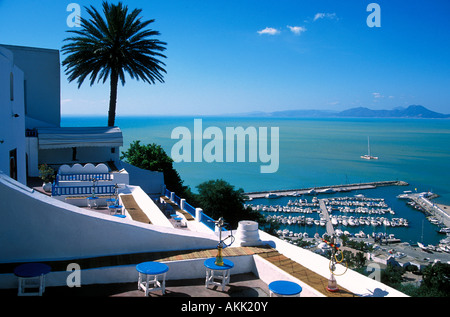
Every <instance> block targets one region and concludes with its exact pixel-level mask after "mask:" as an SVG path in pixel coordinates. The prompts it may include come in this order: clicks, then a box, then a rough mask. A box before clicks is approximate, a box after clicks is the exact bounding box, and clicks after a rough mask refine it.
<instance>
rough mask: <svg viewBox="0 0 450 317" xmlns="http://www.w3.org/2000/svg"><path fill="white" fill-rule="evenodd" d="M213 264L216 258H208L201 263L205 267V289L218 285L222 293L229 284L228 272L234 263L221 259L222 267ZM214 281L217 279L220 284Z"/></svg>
mask: <svg viewBox="0 0 450 317" xmlns="http://www.w3.org/2000/svg"><path fill="white" fill-rule="evenodd" d="M215 262H216V258H209V259H207V260H205V262H204V263H203V264H204V265H205V267H206V281H205V287H208V286H209V285H218V286H222V291H224V290H225V286H226V285H227V284H228V283H229V282H230V270H231V269H232V268H233V267H234V263H233V262H231V261H230V260H228V259H223V265H217V264H216V263H215ZM220 273H222V275H220ZM214 279H219V280H220V282H217V281H215V280H214Z"/></svg>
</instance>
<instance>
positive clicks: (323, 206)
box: [319, 199, 334, 237]
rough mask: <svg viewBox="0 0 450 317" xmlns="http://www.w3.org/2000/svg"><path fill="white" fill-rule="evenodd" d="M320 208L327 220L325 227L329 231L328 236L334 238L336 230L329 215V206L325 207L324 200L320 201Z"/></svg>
mask: <svg viewBox="0 0 450 317" xmlns="http://www.w3.org/2000/svg"><path fill="white" fill-rule="evenodd" d="M319 206H320V210H321V212H322V215H323V218H324V219H325V221H326V223H325V227H326V229H327V234H328V235H329V236H330V237H332V236H333V235H334V228H333V224H332V223H331V219H330V215H329V214H328V209H327V206H326V205H325V202H324V200H323V199H319Z"/></svg>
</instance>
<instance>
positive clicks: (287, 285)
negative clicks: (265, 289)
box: [269, 281, 302, 295]
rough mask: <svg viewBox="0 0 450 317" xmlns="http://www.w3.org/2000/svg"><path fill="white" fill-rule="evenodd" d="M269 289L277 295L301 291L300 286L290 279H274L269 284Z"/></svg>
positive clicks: (294, 293) (293, 293)
mask: <svg viewBox="0 0 450 317" xmlns="http://www.w3.org/2000/svg"><path fill="white" fill-rule="evenodd" d="M269 290H271V291H272V292H274V293H277V294H279V295H296V294H298V293H300V292H301V291H302V287H301V286H300V285H298V284H297V283H294V282H290V281H274V282H272V283H270V284H269Z"/></svg>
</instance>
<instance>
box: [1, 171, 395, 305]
mask: <svg viewBox="0 0 450 317" xmlns="http://www.w3.org/2000/svg"><path fill="white" fill-rule="evenodd" d="M0 181H1V182H0V183H1V184H0V185H2V187H3V188H4V189H5V190H7V192H8V191H9V190H12V189H14V190H15V195H19V196H16V198H15V199H14V197H12V198H11V200H9V201H7V202H6V205H5V208H6V209H5V210H10V209H14V208H16V209H17V204H21V203H23V204H24V205H30V204H31V203H32V204H33V206H34V208H33V210H31V209H29V208H21V209H20V210H21V211H22V213H23V214H21V216H20V217H19V215H18V214H14V213H11V214H9V213H8V214H6V216H7V217H16V216H17V217H19V218H20V219H30V220H29V221H28V222H27V223H33V224H34V226H33V227H29V226H28V227H27V228H28V229H27V230H29V231H30V230H31V232H29V233H27V236H28V237H33V236H36V237H39V239H41V238H40V237H41V234H40V231H39V227H40V226H41V224H40V222H42V221H44V220H45V219H51V218H49V217H47V216H45V215H47V214H48V215H49V216H50V215H51V217H52V218H55V217H57V218H58V219H56V218H55V219H54V223H55V224H57V225H58V226H59V227H53V226H52V224H53V220H52V221H50V222H49V221H44V222H45V224H46V236H48V237H49V238H50V237H51V238H50V239H49V240H45V244H44V243H43V242H40V240H39V239H38V240H36V239H31V240H30V239H26V241H27V248H26V249H27V250H28V251H26V256H27V257H28V258H29V259H33V256H34V257H36V260H34V261H38V260H37V259H40V260H39V261H38V262H44V263H47V264H49V265H50V266H51V267H52V271H51V272H50V273H49V274H48V276H47V277H46V291H45V293H44V296H49V297H52V296H59V295H62V294H68V295H69V294H72V295H80V296H82V295H96V296H142V295H143V292H142V291H138V290H137V285H136V282H137V277H138V274H137V271H136V265H137V264H139V263H141V262H145V261H157V262H163V263H165V264H167V265H168V267H169V271H168V273H167V287H166V294H165V295H164V296H163V297H172V296H193V297H203V296H207V297H234V296H241V295H242V294H245V296H255V297H264V296H268V287H267V285H268V284H269V283H270V282H272V281H275V280H281V279H283V280H290V281H293V282H296V283H298V284H299V285H301V286H302V288H303V291H302V293H301V296H303V297H336V296H337V297H343V296H344V297H348V296H350V297H353V296H404V294H402V293H400V292H398V291H396V290H394V289H392V288H389V287H388V286H386V285H384V284H382V283H380V282H377V281H375V280H372V279H370V278H367V277H365V276H362V275H360V274H358V273H356V272H353V271H351V270H348V272H347V273H346V274H345V275H343V276H339V277H337V282H338V285H339V291H338V292H329V291H328V290H327V289H326V287H327V285H328V278H329V276H330V271H329V260H328V259H326V258H324V257H322V256H320V255H318V254H314V253H313V252H311V251H308V250H306V249H302V248H299V247H297V246H294V245H292V244H290V243H288V242H286V241H283V240H281V239H278V238H276V237H274V236H271V235H269V234H267V233H265V232H263V231H260V230H257V239H256V240H255V241H253V242H254V243H250V245H249V244H248V243H246V242H248V241H246V240H245V237H244V236H245V235H242V233H241V232H240V231H239V228H238V230H237V231H236V232H234V235H235V237H236V241H235V242H234V243H233V245H232V246H230V247H227V248H225V249H224V257H225V258H227V259H230V260H231V261H233V263H234V264H235V266H234V268H233V269H232V270H231V280H230V283H229V285H228V286H227V287H226V288H225V289H224V291H223V292H222V291H221V290H218V289H214V288H208V289H207V288H205V285H204V280H205V267H204V264H203V262H204V261H205V259H207V258H210V257H214V256H216V255H217V248H216V246H217V241H218V237H217V234H218V233H217V232H214V231H212V230H211V228H209V227H207V225H206V224H210V225H211V220H209V219H208V218H207V217H205V215H203V213H202V212H201V210H199V209H198V208H191V207H192V206H191V207H189V205H188V204H186V202H184V200H183V199H179V198H177V197H176V195H175V193H171V192H170V191H167V190H166V191H164V194H162V195H161V197H160V200H161V202H163V203H164V204H165V205H166V207H167V208H169V207H170V208H172V209H173V211H175V212H177V214H179V215H181V216H183V217H184V219H185V221H186V227H183V228H178V227H177V228H174V223H173V222H170V220H168V219H167V218H166V217H165V216H164V215H163V212H161V211H160V210H159V208H158V206H156V205H155V204H154V202H153V201H152V200H151V199H150V198H148V196H147V199H148V202H149V204H153V206H154V208H153V207H152V208H153V209H152V210H153V211H154V212H155V214H159V215H160V216H161V215H162V216H163V217H164V218H166V221H168V222H169V225H168V226H167V227H162V226H160V225H155V224H154V223H158V221H159V220H158V219H157V218H155V216H154V214H151V213H150V214H149V219H150V220H151V222H152V224H149V223H146V224H145V223H142V224H139V223H140V222H139V221H135V220H132V219H130V218H131V217H128V216H127V218H129V219H117V218H116V217H111V216H110V215H108V214H107V213H106V210H105V209H102V208H99V209H92V210H86V209H85V208H78V207H70V206H69V205H68V204H64V203H62V202H61V203H57V201H56V200H54V199H51V198H48V197H46V198H48V199H44V198H45V196H42V195H41V194H39V193H37V192H34V191H33V190H30V189H27V188H25V187H22V186H20V185H19V184H16V183H14V182H12V183H11V181H9V180H7V179H4V180H2V178H1V177H0ZM11 193H12V192H11ZM134 194H137V195H136V196H135V195H134ZM140 195H142V196H144V195H145V193H143V192H141V191H140V190H139V189H136V191H134V192H133V197H135V198H136V199H137V201H140ZM168 196H169V197H168ZM172 199H174V200H176V201H177V202H178V204H177V203H175V202H174V201H173V200H172ZM179 204H180V205H181V206H180V205H179ZM186 206H188V207H187V208H186ZM141 207H144V206H143V205H141ZM180 207H183V208H180ZM155 208H156V209H155ZM142 209H146V208H145V207H144V208H142ZM186 209H187V210H190V212H191V213H192V212H193V211H194V210H195V214H194V216H192V214H191V213H189V212H187V211H186ZM63 210H64V211H63ZM81 210H84V211H81ZM185 212H186V213H185ZM170 213H171V212H169V214H170ZM96 215H98V216H96ZM189 216H190V217H189ZM113 218H116V219H113ZM188 218H189V219H190V220H188ZM191 218H192V219H191ZM201 218H203V220H205V224H203V223H202V222H201ZM11 219H15V218H11ZM31 219H33V220H31ZM14 221H16V220H14ZM74 221H75V222H76V223H78V224H79V225H78V226H77V227H79V228H88V227H89V231H86V233H87V234H83V235H79V229H77V228H74V227H73V226H70V223H73V222H74ZM19 223H20V222H17V224H19ZM22 224H23V222H22V223H20V225H22ZM64 224H67V225H65V226H64V228H61V227H60V226H61V225H64ZM96 228H97V229H96ZM2 230H3V229H2ZM4 230H5V232H6V231H8V230H9V229H7V227H4ZM16 230H23V229H21V227H20V229H19V227H17V228H16ZM62 232H64V235H63V236H62V237H64V239H65V240H62V241H61V243H60V242H59V239H57V238H56V237H57V235H60V234H61V233H62ZM72 232H73V233H72ZM223 234H225V236H226V235H227V234H229V233H227V232H224V233H223ZM72 236H73V239H76V241H77V243H76V244H71V243H70V242H69V241H71V240H70V239H72V238H71V237H72ZM66 237H69V240H67V239H68V238H66ZM24 238H25V237H24ZM55 238H56V239H55ZM16 240H17V239H16ZM43 241H44V240H43ZM74 241H75V240H74ZM92 241H95V244H92ZM17 243H21V242H20V239H19V240H18V242H17ZM44 246H46V247H45V248H44ZM67 246H70V248H71V249H73V251H72V253H71V254H76V253H79V254H80V255H79V256H78V257H73V255H71V256H67V259H68V260H62V259H59V260H50V259H49V256H48V255H46V253H48V254H49V255H50V256H51V254H54V252H60V254H64V252H66V250H65V249H67ZM54 249H56V250H57V251H53V250H54ZM31 250H32V251H33V252H31ZM50 250H51V252H49V251H50ZM117 250H126V251H125V252H126V253H124V252H120V251H117ZM152 250H154V251H152ZM5 252H6V253H8V254H9V253H11V254H17V247H16V248H10V247H9V246H5ZM33 253H34V254H35V255H34V254H33ZM101 254H105V255H101ZM108 254H109V255H108ZM37 257H39V258H37ZM62 257H63V256H62ZM16 258H18V257H17V255H16ZM19 263H20V261H18V262H17V261H10V262H8V263H1V264H0V279H1V283H0V284H1V285H2V288H3V290H1V291H0V293H2V294H11V295H13V294H17V288H16V285H17V277H15V276H14V274H12V273H11V272H12V271H13V269H14V267H15V266H17V265H18V264H19ZM70 263H77V264H79V265H80V268H81V269H82V271H81V287H79V288H69V287H67V277H68V275H69V274H70V272H69V271H67V267H68V264H70ZM150 296H155V297H160V296H161V293H160V292H155V293H150Z"/></svg>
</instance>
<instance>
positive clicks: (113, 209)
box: [108, 205, 123, 215]
mask: <svg viewBox="0 0 450 317" xmlns="http://www.w3.org/2000/svg"><path fill="white" fill-rule="evenodd" d="M108 210H109V214H110V215H111V214H117V213H119V214H122V211H123V206H122V205H111V206H108Z"/></svg>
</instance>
